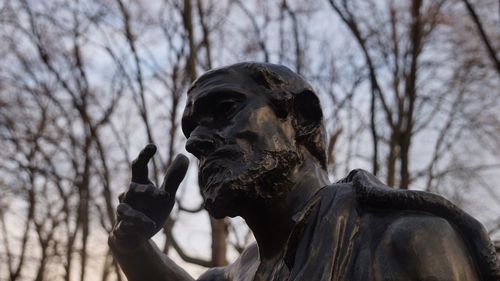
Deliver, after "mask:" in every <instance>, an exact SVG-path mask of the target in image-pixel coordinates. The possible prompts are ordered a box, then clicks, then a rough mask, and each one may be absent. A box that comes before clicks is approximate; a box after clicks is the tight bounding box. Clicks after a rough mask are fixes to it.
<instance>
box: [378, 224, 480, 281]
mask: <svg viewBox="0 0 500 281" xmlns="http://www.w3.org/2000/svg"><path fill="white" fill-rule="evenodd" d="M374 268H375V271H376V272H375V273H376V274H375V275H376V276H378V277H379V278H377V279H378V280H385V278H386V277H388V276H389V275H390V276H392V277H396V279H394V280H447V281H448V280H449V281H454V280H456V281H458V280H461V281H476V280H480V278H479V275H478V272H477V269H476V266H475V263H474V260H473V258H472V256H471V254H470V253H469V251H468V249H467V246H466V244H465V241H464V239H463V238H462V237H461V235H460V234H459V233H458V232H457V231H456V230H455V229H454V228H453V226H452V225H451V224H450V223H449V222H448V221H446V220H445V219H442V218H439V217H434V216H427V215H421V216H419V215H416V216H409V217H403V218H401V219H398V220H396V221H395V222H393V223H392V224H391V225H390V227H389V228H388V229H387V231H386V232H385V234H384V235H383V238H382V240H381V243H380V244H379V245H378V247H377V250H376V259H375V266H374Z"/></svg>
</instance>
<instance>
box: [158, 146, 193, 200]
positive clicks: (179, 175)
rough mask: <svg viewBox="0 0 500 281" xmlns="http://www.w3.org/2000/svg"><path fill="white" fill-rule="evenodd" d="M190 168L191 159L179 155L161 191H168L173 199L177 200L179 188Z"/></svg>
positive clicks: (168, 171) (166, 175) (171, 166)
mask: <svg viewBox="0 0 500 281" xmlns="http://www.w3.org/2000/svg"><path fill="white" fill-rule="evenodd" d="M188 167H189V159H188V158H187V157H186V156H185V155H184V154H178V155H177V157H175V159H174V161H173V162H172V165H170V167H169V168H168V170H167V173H166V174H165V179H164V180H163V184H162V185H161V189H162V190H164V191H166V192H167V193H168V194H169V195H170V197H171V198H175V193H176V192H177V188H178V187H179V185H180V184H181V182H182V180H183V179H184V176H185V175H186V172H187V169H188Z"/></svg>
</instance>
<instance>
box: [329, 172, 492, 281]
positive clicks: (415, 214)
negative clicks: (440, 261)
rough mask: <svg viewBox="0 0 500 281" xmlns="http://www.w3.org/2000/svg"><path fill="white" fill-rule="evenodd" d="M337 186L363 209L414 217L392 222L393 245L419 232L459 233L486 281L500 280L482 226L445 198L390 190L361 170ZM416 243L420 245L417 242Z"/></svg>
mask: <svg viewBox="0 0 500 281" xmlns="http://www.w3.org/2000/svg"><path fill="white" fill-rule="evenodd" d="M337 184H344V185H348V186H349V187H350V189H351V191H350V193H352V194H353V195H354V196H355V197H356V202H357V205H358V207H359V208H360V209H361V210H365V211H366V212H378V211H383V212H385V213H390V212H391V211H392V212H394V213H398V212H399V213H401V212H403V213H405V212H407V213H408V214H411V215H408V216H401V217H400V218H398V219H397V220H395V221H394V222H393V223H391V225H390V228H389V229H388V232H387V233H386V237H388V239H390V240H391V241H393V242H394V243H398V241H400V242H402V244H403V245H404V244H405V241H404V240H405V239H403V237H407V238H408V239H413V238H415V237H417V236H415V234H416V233H417V234H418V233H420V234H422V235H424V236H428V237H430V236H431V235H432V234H433V233H434V234H437V233H442V234H443V235H444V234H446V233H449V234H450V235H451V233H456V234H458V236H459V237H460V240H463V241H464V243H465V244H466V247H467V249H468V251H469V252H470V253H471V255H472V256H473V258H474V260H475V261H476V263H477V267H478V269H479V271H480V272H481V275H482V277H483V279H484V280H500V268H499V265H498V260H497V258H496V252H495V248H494V246H493V244H492V243H491V240H490V238H489V236H488V234H487V232H486V230H485V229H484V227H483V226H482V224H481V223H479V222H478V221H477V220H476V219H474V218H473V217H472V216H470V215H469V214H467V213H466V212H464V211H463V210H461V209H460V208H458V207H457V206H456V205H455V204H453V203H451V202H450V201H448V200H446V199H445V198H443V197H442V196H440V195H437V194H433V193H429V192H424V191H416V190H402V189H395V188H390V187H388V186H386V185H385V184H383V183H382V182H381V181H379V180H378V179H377V178H376V177H375V176H374V175H372V174H371V173H369V172H367V171H364V170H361V169H357V170H353V171H351V172H350V173H349V174H348V176H347V177H345V178H343V179H342V180H340V181H338V182H337ZM438 235H439V234H438ZM410 241H412V240H410ZM410 241H406V243H407V242H410ZM414 242H415V243H420V241H417V240H415V241H414ZM395 246H397V244H395ZM407 246H408V245H407Z"/></svg>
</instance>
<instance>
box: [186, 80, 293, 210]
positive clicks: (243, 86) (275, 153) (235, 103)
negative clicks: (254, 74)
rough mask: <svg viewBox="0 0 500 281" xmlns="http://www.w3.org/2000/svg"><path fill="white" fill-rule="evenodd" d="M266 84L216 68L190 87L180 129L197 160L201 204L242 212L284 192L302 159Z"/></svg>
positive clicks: (278, 196)
mask: <svg viewBox="0 0 500 281" xmlns="http://www.w3.org/2000/svg"><path fill="white" fill-rule="evenodd" d="M262 91H264V89H263V88H262V87H260V86H259V85H257V84H256V83H255V82H254V81H252V80H251V79H250V78H249V77H248V76H245V75H244V74H241V73H231V74H228V73H220V74H217V75H211V77H210V78H207V79H204V80H201V81H199V82H198V83H197V84H196V86H195V87H194V88H193V89H192V90H191V91H190V93H189V97H188V102H187V105H186V109H185V111H184V117H183V121H182V125H183V130H184V133H185V134H186V136H187V137H188V140H187V143H186V149H187V150H188V151H189V152H191V153H192V154H193V155H195V156H196V157H197V158H198V159H199V160H200V162H199V184H200V187H201V193H202V196H203V198H204V200H205V208H206V209H207V210H208V211H209V212H210V213H211V215H213V216H214V217H217V218H221V217H224V216H237V215H242V212H244V211H245V210H248V208H249V207H250V208H252V207H253V208H255V207H257V206H261V205H262V204H272V203H275V202H277V200H279V199H280V198H282V197H284V196H285V195H286V194H287V191H288V190H289V188H290V187H291V184H290V175H291V172H292V171H293V168H294V167H295V166H296V165H297V164H298V163H299V162H300V156H299V153H298V150H297V149H296V147H295V142H294V134H295V133H294V130H293V127H292V123H291V120H290V118H283V119H282V118H278V117H277V116H276V115H275V113H274V111H273V109H272V108H271V107H270V104H269V101H268V98H267V95H266V93H263V92H262Z"/></svg>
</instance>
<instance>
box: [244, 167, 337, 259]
mask: <svg viewBox="0 0 500 281" xmlns="http://www.w3.org/2000/svg"><path fill="white" fill-rule="evenodd" d="M291 182H292V184H293V186H292V188H291V189H290V192H289V193H288V195H287V196H286V198H280V199H278V200H276V202H274V203H272V204H268V205H266V206H254V207H255V208H254V209H253V210H250V211H249V212H248V213H247V214H245V215H243V216H242V217H243V218H244V219H245V221H246V222H247V224H248V226H249V227H250V229H251V230H252V232H253V234H254V236H255V239H256V240H257V245H258V247H259V254H260V259H261V261H265V260H270V261H271V260H275V259H276V258H277V257H279V256H280V255H281V254H282V252H283V249H284V248H285V246H286V242H287V241H288V237H289V235H290V233H291V231H292V229H293V227H294V222H293V220H292V217H293V216H294V215H295V214H296V213H297V212H299V211H301V210H302V209H303V207H304V206H305V205H306V204H307V202H309V200H310V199H311V198H312V197H313V196H314V194H316V192H317V191H318V190H319V189H321V188H322V187H324V186H326V185H328V184H329V183H328V176H327V172H326V171H325V170H324V169H322V168H321V167H320V166H319V165H317V164H316V162H313V161H308V162H305V164H302V165H301V166H300V167H298V168H297V169H296V171H295V172H294V173H293V175H292V177H291Z"/></svg>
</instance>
